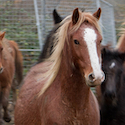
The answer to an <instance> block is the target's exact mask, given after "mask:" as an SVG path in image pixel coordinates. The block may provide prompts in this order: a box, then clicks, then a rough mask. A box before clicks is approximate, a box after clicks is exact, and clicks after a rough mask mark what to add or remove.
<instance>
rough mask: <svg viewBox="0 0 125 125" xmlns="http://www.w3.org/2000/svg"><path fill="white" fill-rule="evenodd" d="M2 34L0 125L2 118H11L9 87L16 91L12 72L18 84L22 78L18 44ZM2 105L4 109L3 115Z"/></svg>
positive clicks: (0, 42)
mask: <svg viewBox="0 0 125 125" xmlns="http://www.w3.org/2000/svg"><path fill="white" fill-rule="evenodd" d="M4 35H5V32H3V33H0V125H1V124H2V123H3V119H4V120H5V121H6V122H9V121H10V120H11V117H10V115H9V112H8V100H9V94H10V89H11V87H12V89H13V91H14V93H16V90H15V81H14V74H15V75H16V78H17V80H18V81H17V82H18V84H19V83H20V82H21V80H22V54H21V52H20V51H19V49H18V45H17V44H16V43H15V42H14V41H10V40H7V39H5V38H4ZM12 83H13V84H12ZM14 98H16V95H14ZM15 101H16V100H15ZM2 107H3V109H4V114H3V117H2Z"/></svg>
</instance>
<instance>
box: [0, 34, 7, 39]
mask: <svg viewBox="0 0 125 125" xmlns="http://www.w3.org/2000/svg"><path fill="white" fill-rule="evenodd" d="M5 33H6V32H3V33H1V34H0V40H2V39H3V38H4V36H5Z"/></svg>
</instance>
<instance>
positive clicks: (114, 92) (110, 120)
mask: <svg viewBox="0 0 125 125" xmlns="http://www.w3.org/2000/svg"><path fill="white" fill-rule="evenodd" d="M124 61H125V53H119V52H118V51H111V50H105V49H104V50H103V52H102V62H103V63H102V65H103V67H102V69H103V71H104V73H105V75H106V79H105V81H104V82H103V83H102V85H101V86H98V88H97V98H98V100H99V104H100V112H101V123H100V124H101V125H124V124H125V107H124V105H125V101H124V99H125V91H124V90H125V84H124V83H125V79H124V78H125V74H124V65H123V64H124Z"/></svg>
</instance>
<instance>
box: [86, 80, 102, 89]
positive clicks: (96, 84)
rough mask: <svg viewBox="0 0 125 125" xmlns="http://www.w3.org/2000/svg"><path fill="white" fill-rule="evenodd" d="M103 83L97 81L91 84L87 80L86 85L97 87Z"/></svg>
mask: <svg viewBox="0 0 125 125" xmlns="http://www.w3.org/2000/svg"><path fill="white" fill-rule="evenodd" d="M101 83H102V82H101V81H100V80H96V81H94V82H89V81H88V80H86V85H87V86H89V87H95V86H98V85H101Z"/></svg>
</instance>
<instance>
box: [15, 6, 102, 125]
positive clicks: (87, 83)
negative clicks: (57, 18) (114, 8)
mask: <svg viewBox="0 0 125 125" xmlns="http://www.w3.org/2000/svg"><path fill="white" fill-rule="evenodd" d="M100 13H101V9H100V8H99V9H98V10H97V11H96V12H95V13H94V14H90V13H85V12H84V13H82V12H81V11H79V10H78V8H76V9H75V10H74V11H73V14H72V15H70V16H68V17H66V18H65V19H64V20H63V21H62V22H61V23H60V25H59V26H58V28H57V29H56V31H54V32H53V34H51V36H50V37H51V38H50V39H51V40H53V41H52V42H53V43H55V44H56V45H55V46H54V48H53V53H52V54H51V56H50V57H49V58H48V59H46V60H44V61H43V62H41V63H40V62H39V63H38V64H36V65H35V66H34V67H32V68H31V69H30V71H29V73H28V74H27V76H26V77H25V79H24V84H23V86H22V88H21V90H20V93H19V98H18V100H17V103H16V106H15V125H99V121H100V115H99V108H98V103H97V100H96V98H95V96H94V94H93V93H92V91H91V89H90V87H91V86H96V85H100V84H101V82H102V81H103V80H104V73H103V72H102V70H101V57H100V56H101V53H100V42H101V40H102V36H101V34H100V28H99V25H98V20H99V18H100Z"/></svg>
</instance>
